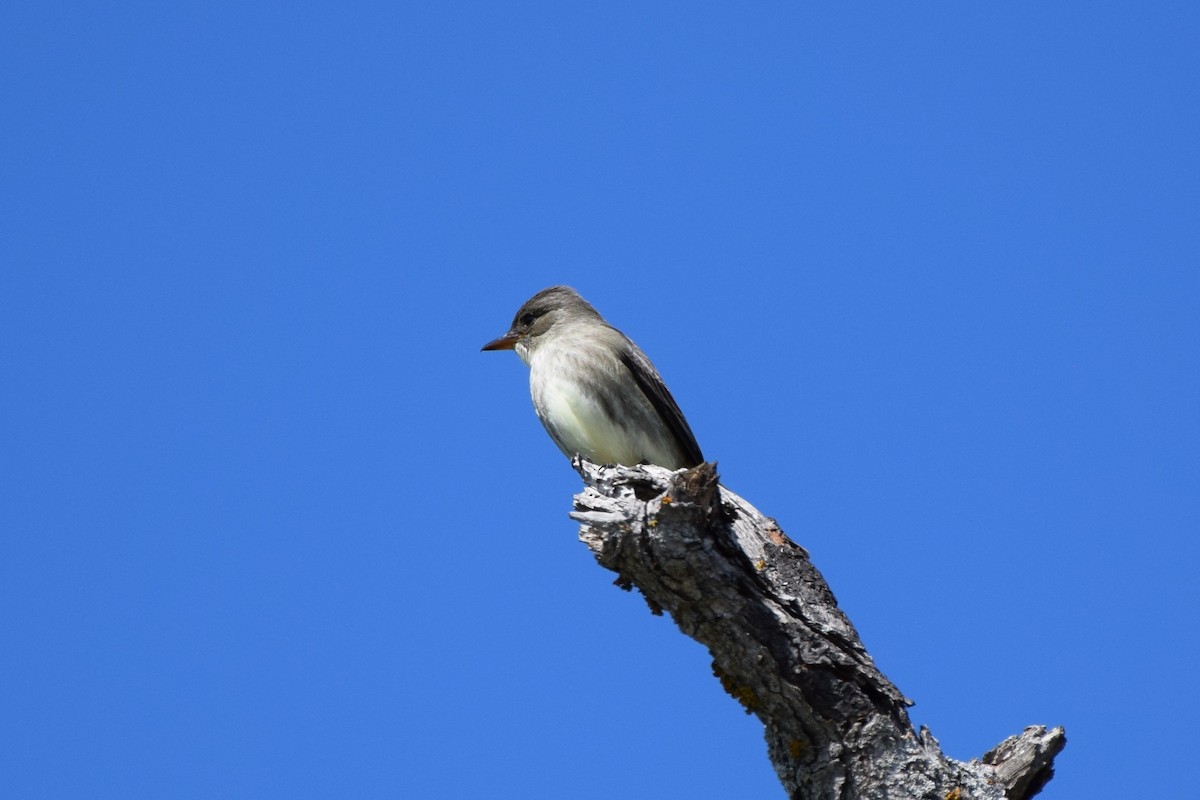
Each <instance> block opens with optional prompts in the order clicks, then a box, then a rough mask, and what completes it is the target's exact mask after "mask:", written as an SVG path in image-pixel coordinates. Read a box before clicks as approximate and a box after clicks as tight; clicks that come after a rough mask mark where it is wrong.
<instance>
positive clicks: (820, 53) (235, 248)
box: [0, 2, 1200, 800]
mask: <svg viewBox="0 0 1200 800" xmlns="http://www.w3.org/2000/svg"><path fill="white" fill-rule="evenodd" d="M1197 42H1200V5H1197V4H1196V3H1194V2H1178V3H1124V4H1112V3H1055V4H1046V3H1008V4H1003V5H999V6H998V5H995V4H904V5H903V6H896V5H895V4H891V3H870V4H858V5H856V6H854V7H853V8H851V9H846V8H844V7H841V6H840V5H839V6H838V7H837V8H833V7H825V8H818V7H815V6H814V5H812V4H797V3H768V4H754V5H747V4H740V5H738V6H737V7H736V8H734V7H732V6H727V5H718V4H711V3H710V4H694V3H641V2H639V3H621V2H618V3H604V4H569V5H568V4H561V3H550V2H545V3H537V4H531V3H423V4H416V3H404V4H393V3H380V4H355V3H351V4H346V3H338V4H328V5H313V4H305V3H273V4H245V3H203V4H199V3H198V4H190V5H181V4H163V3H149V2H142V3H119V4H116V5H115V6H114V4H101V7H97V5H96V4H82V3H57V2H38V3H32V2H24V3H17V4H11V5H10V7H8V8H6V10H5V11H4V13H3V24H2V25H0V88H2V99H3V112H2V114H3V123H2V124H0V203H2V204H3V213H2V214H0V263H2V267H0V370H2V376H3V389H2V390H0V413H2V416H0V465H2V468H3V473H4V474H3V480H2V483H0V609H2V611H0V642H2V643H3V647H2V652H0V686H2V687H3V689H2V690H0V795H2V796H4V797H6V798H21V799H22V800H24V799H32V798H55V799H56V800H57V799H58V798H75V797H120V798H213V797H246V798H276V797H278V798H327V797H354V798H396V797H405V798H464V797H517V798H562V797H571V798H585V799H587V798H597V799H598V798H610V797H613V796H617V795H619V796H621V797H629V798H664V797H688V798H714V799H715V798H728V797H734V796H737V797H782V791H781V790H780V789H779V787H778V784H777V783H776V781H775V778H774V775H773V773H772V772H771V770H770V767H769V765H768V762H767V760H766V757H765V751H764V745H763V742H762V738H761V726H760V725H759V724H758V722H757V721H756V720H755V719H753V718H751V717H747V716H745V715H744V714H743V713H742V711H741V709H740V708H739V707H738V705H737V704H736V703H735V702H734V701H733V700H731V699H730V698H728V697H727V696H725V695H724V694H723V692H722V691H721V689H720V686H719V685H718V683H717V681H716V680H715V679H714V678H713V677H712V676H711V675H710V674H709V660H708V658H707V657H706V654H705V653H704V651H703V650H702V649H701V648H700V647H699V646H698V645H696V644H694V643H693V642H691V641H690V640H687V639H685V638H684V637H683V636H682V635H680V634H679V633H678V632H677V630H676V629H675V628H674V626H673V624H672V623H671V622H670V621H669V620H665V619H661V618H656V617H652V616H651V615H650V614H649V613H648V612H647V609H646V607H645V604H644V603H643V602H642V601H641V600H640V599H639V598H638V597H637V596H636V595H632V594H626V593H623V592H621V591H619V590H617V589H616V588H613V587H612V586H611V581H612V578H613V576H612V575H611V574H609V573H607V572H604V571H603V570H601V569H600V568H599V567H597V566H596V565H595V563H594V562H593V560H592V558H591V557H590V556H589V554H588V552H587V550H586V549H585V548H584V547H583V545H581V544H580V543H579V542H578V541H576V526H575V525H574V524H573V523H572V522H571V521H570V520H569V519H568V518H567V512H568V511H569V509H570V505H571V496H572V494H573V493H574V492H575V491H577V490H578V488H579V479H578V477H577V476H576V475H575V474H574V473H573V472H572V471H571V469H570V467H569V465H568V463H567V461H566V460H565V459H564V458H563V457H562V456H561V455H560V454H559V453H558V451H557V450H556V449H555V448H554V446H553V445H552V444H551V442H550V440H549V439H548V438H547V437H546V436H545V434H544V432H543V431H542V429H541V427H540V425H539V424H538V422H537V420H536V418H535V417H534V414H533V410H532V407H531V404H530V401H529V397H528V389H527V372H526V369H525V367H524V366H523V365H522V364H521V363H520V362H519V361H518V360H517V359H516V358H515V357H513V356H512V355H511V354H507V353H500V354H497V353H480V352H479V347H480V345H482V344H483V343H484V342H485V341H487V340H488V339H491V338H492V337H494V336H496V335H498V334H499V333H501V332H502V331H503V330H504V329H505V328H506V326H507V325H508V323H509V321H510V320H511V318H512V315H513V313H514V311H515V310H516V308H517V306H518V305H519V304H520V303H521V301H523V300H524V299H525V298H526V297H528V296H529V295H530V294H532V293H533V292H534V291H536V290H538V289H541V288H543V287H544V286H547V285H550V284H553V283H568V284H571V285H573V286H575V287H576V288H578V289H579V291H580V292H582V293H583V294H584V296H585V297H587V298H588V299H590V300H591V301H592V302H593V303H594V304H595V305H596V306H597V307H598V308H599V309H600V310H601V312H602V313H604V314H605V315H606V316H607V317H608V318H609V320H610V321H611V322H613V323H614V324H616V325H617V326H618V327H620V328H622V329H623V330H624V331H625V332H626V333H628V334H629V335H630V336H631V337H632V338H633V339H634V340H635V341H637V342H638V343H639V344H640V345H641V346H642V347H643V348H644V349H645V350H646V351H647V352H648V353H649V354H650V356H651V358H652V359H654V361H655V362H656V364H657V365H658V367H659V369H660V370H661V372H662V373H663V374H664V376H665V377H666V379H667V382H668V383H669V385H670V386H671V388H672V390H673V392H674V394H675V396H676V398H677V399H678V400H679V402H680V405H681V406H682V407H683V410H684V412H685V413H686V414H687V416H688V418H689V420H690V421H691V424H692V427H693V428H694V430H695V432H696V435H697V437H698V439H699V441H700V443H701V445H702V447H703V449H704V452H705V454H706V455H707V456H709V457H710V458H713V459H716V460H717V461H718V462H719V464H720V470H721V473H722V476H723V479H724V481H725V483H726V485H728V486H729V487H731V488H732V489H734V490H735V491H737V492H739V493H741V494H742V495H744V496H745V497H746V498H747V499H749V500H750V501H751V502H753V503H754V504H755V505H757V506H758V507H759V508H760V509H761V510H762V511H763V512H764V513H766V514H770V515H772V516H775V517H777V518H778V519H779V521H780V523H781V524H782V525H783V527H784V528H785V529H786V530H787V531H788V533H789V534H790V535H791V536H792V537H793V538H794V539H796V540H797V541H798V542H800V543H801V544H803V545H804V546H805V547H807V548H808V549H809V550H810V551H811V552H812V554H813V558H814V560H815V562H816V564H817V565H818V567H819V568H820V569H821V570H822V571H823V573H824V574H825V576H826V578H827V579H828V581H829V583H830V584H831V586H832V587H833V589H834V591H835V593H836V594H837V596H838V598H839V600H840V601H841V603H842V605H843V607H844V608H845V609H846V610H847V612H848V613H849V614H850V617H851V618H852V619H853V621H854V622H855V624H856V625H857V626H858V628H859V631H860V633H861V634H862V637H863V639H864V641H865V642H866V644H867V647H868V648H869V649H870V651H871V652H872V654H873V655H874V656H875V658H876V660H877V662H878V663H879V665H880V667H881V668H882V669H883V671H884V672H885V673H886V674H887V675H888V676H889V677H890V678H891V679H892V680H893V681H894V682H895V683H896V684H897V685H899V687H900V688H901V689H902V690H903V691H904V692H905V693H906V694H908V695H909V696H910V697H912V698H913V699H915V700H916V701H917V705H916V707H915V708H914V709H913V716H914V718H915V720H916V721H917V722H918V723H922V724H926V725H928V726H929V727H930V728H931V729H932V730H933V733H934V735H935V736H937V737H938V738H939V739H940V740H941V742H942V745H943V747H944V748H945V749H946V751H947V752H949V753H950V754H952V755H954V756H957V757H960V758H970V757H976V756H979V755H981V754H982V753H983V752H984V751H985V750H986V749H988V748H989V747H991V746H992V745H994V744H996V743H997V742H999V741H1000V740H1001V739H1003V738H1004V737H1005V736H1008V735H1010V734H1013V733H1016V732H1018V731H1020V730H1021V729H1022V727H1023V726H1025V725H1028V724H1034V723H1044V724H1048V725H1065V726H1066V727H1067V730H1068V735H1069V739H1070V743H1069V745H1068V748H1067V750H1066V751H1065V752H1064V754H1063V755H1062V756H1061V758H1060V760H1059V774H1058V777H1057V778H1056V780H1055V781H1054V782H1053V783H1052V784H1051V785H1050V787H1049V788H1048V789H1047V791H1046V793H1045V796H1046V797H1047V798H1059V799H1060V800H1061V799H1066V798H1069V799H1071V800H1074V799H1075V798H1089V799H1090V798H1095V797H1101V796H1108V797H1152V796H1166V795H1172V794H1177V793H1178V792H1179V791H1181V789H1180V787H1187V786H1196V785H1197V784H1198V783H1200V767H1197V763H1198V762H1197V760H1196V758H1195V754H1194V752H1193V751H1194V736H1193V732H1194V731H1193V729H1194V721H1195V718H1196V715H1197V714H1198V713H1200V700H1198V698H1197V697H1196V696H1195V692H1194V685H1195V675H1196V673H1197V671H1200V632H1198V631H1197V625H1196V620H1195V617H1196V615H1197V611H1198V610H1200V602H1198V601H1200V591H1198V590H1197V581H1196V561H1197V558H1198V557H1200V548H1198V547H1197V543H1196V540H1197V531H1198V529H1200V501H1198V499H1197V494H1198V490H1200V422H1198V419H1200V417H1198V409H1200V369H1198V360H1200V322H1198V319H1200V233H1198V231H1200V145H1198V142H1200V111H1198V109H1200V55H1198V54H1200V47H1198V45H1197Z"/></svg>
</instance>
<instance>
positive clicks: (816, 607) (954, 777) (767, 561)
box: [571, 458, 1066, 800]
mask: <svg viewBox="0 0 1200 800" xmlns="http://www.w3.org/2000/svg"><path fill="white" fill-rule="evenodd" d="M574 463H575V467H576V469H577V470H578V471H579V473H580V475H581V476H582V477H583V479H584V483H585V484H586V486H585V489H584V491H583V492H581V493H580V494H578V495H576V496H575V510H574V511H573V512H572V514H571V516H572V518H574V519H575V520H577V521H578V522H580V523H581V524H582V526H581V528H580V533H579V537H580V539H581V540H582V541H583V542H584V543H585V544H586V545H587V546H588V547H589V548H590V549H591V550H592V552H593V553H594V554H595V556H596V560H597V561H599V562H600V564H601V565H602V566H604V567H606V568H607V569H610V570H612V571H613V572H615V573H617V576H618V577H617V581H616V582H617V584H618V585H620V586H622V587H624V588H627V589H628V588H632V587H635V586H636V587H637V589H638V590H639V591H640V592H641V593H642V594H643V595H644V596H645V598H646V600H647V601H648V602H649V604H650V607H651V609H653V610H655V611H656V613H661V612H662V611H665V612H666V613H668V614H670V615H671V617H672V618H673V619H674V620H675V622H676V624H678V626H679V629H680V630H681V631H683V633H685V634H686V635H688V636H690V637H691V638H693V639H695V640H696V641H698V642H700V643H701V644H703V645H704V646H705V647H707V648H708V650H709V652H710V653H711V654H712V657H713V673H714V674H715V675H716V676H717V678H718V679H719V680H720V681H721V685H722V686H723V687H724V688H725V690H726V691H727V692H728V693H729V694H730V695H732V696H733V697H734V698H735V699H736V700H737V701H738V702H740V703H741V704H742V705H743V706H744V707H745V708H746V710H747V712H749V713H752V714H754V715H756V716H757V717H758V718H759V719H760V720H761V721H762V723H763V725H764V726H765V728H766V740H767V753H768V756H769V757H770V759H771V761H772V763H773V764H774V766H775V770H776V773H777V774H778V775H779V779H780V781H781V782H782V783H783V786H784V789H785V790H786V792H787V794H788V796H789V797H790V798H794V800H799V799H800V798H805V800H816V799H817V798H822V799H824V798H829V799H830V800H833V799H834V798H838V799H839V800H847V799H848V798H888V799H889V800H900V799H901V798H928V800H975V799H978V800H1002V799H1006V800H1024V798H1028V797H1032V796H1033V795H1035V794H1037V792H1038V791H1039V790H1040V789H1041V788H1042V787H1043V786H1044V785H1045V783H1046V782H1047V781H1048V780H1049V779H1050V777H1051V776H1052V775H1053V762H1054V757H1055V756H1056V755H1057V754H1058V752H1059V751H1061V750H1062V748H1063V746H1064V745H1065V744H1066V735H1065V732H1064V731H1063V729H1062V728H1054V729H1050V730H1048V729H1046V728H1045V727H1041V726H1035V727H1030V728H1026V729H1025V731H1024V732H1023V733H1021V734H1020V735H1018V736H1013V737H1010V738H1009V739H1006V740H1005V741H1004V742H1002V743H1001V744H1000V745H998V746H997V747H996V748H995V749H993V750H991V751H990V752H988V753H987V754H986V755H985V756H984V757H983V758H982V759H978V760H971V761H969V762H961V761H956V760H954V759H951V758H948V757H946V756H945V755H944V754H943V753H942V751H941V748H940V747H939V746H938V743H937V741H936V740H935V739H934V738H933V736H932V735H930V733H929V732H928V731H927V730H925V729H924V728H922V729H921V730H920V731H916V730H914V729H913V727H912V723H911V722H910V721H909V718H908V712H907V710H906V709H907V707H908V706H910V705H912V703H911V701H909V700H908V699H907V698H905V697H904V695H903V694H901V693H900V691H899V690H898V689H897V688H896V687H895V686H893V685H892V683H891V682H890V681H888V679H887V678H886V677H885V676H884V675H883V674H882V673H881V672H880V671H879V670H878V669H877V668H876V666H875V662H874V661H873V660H872V659H871V656H870V655H869V654H868V653H867V651H866V649H865V648H864V647H863V645H862V642H861V641H860V640H859V638H858V634H857V632H856V631H855V630H854V626H853V625H851V624H850V620H849V619H847V618H846V615H845V614H843V613H842V611H841V609H839V608H838V606H837V601H836V600H835V599H834V596H833V593H832V592H831V591H830V590H829V587H828V586H827V585H826V583H825V579H824V578H822V577H821V574H820V573H819V572H818V571H817V569H816V567H814V566H813V564H812V562H811V561H810V560H809V556H808V553H807V552H806V551H805V550H804V548H803V547H800V546H799V545H797V544H796V543H794V542H792V541H791V540H790V539H788V538H787V536H785V535H784V533H783V531H782V530H780V528H779V526H778V525H777V524H776V523H775V521H774V520H772V519H770V518H769V517H764V516H763V515H762V514H760V513H759V512H758V511H757V510H756V509H755V508H754V507H753V506H751V505H750V504H749V503H747V502H746V501H745V500H743V499H742V498H740V497H738V496H737V495H736V494H734V493H733V492H730V491H729V490H728V489H725V488H724V487H722V486H720V484H719V483H718V481H717V474H716V468H715V465H713V464H702V465H700V466H698V467H695V468H694V469H690V470H681V471H679V472H674V473H673V472H671V471H669V470H666V469H663V468H661V467H655V466H651V465H642V466H637V467H624V466H598V465H596V464H592V463H590V462H588V461H584V460H582V459H578V458H577V459H576V460H575V462H574Z"/></svg>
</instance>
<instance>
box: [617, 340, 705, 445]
mask: <svg viewBox="0 0 1200 800" xmlns="http://www.w3.org/2000/svg"><path fill="white" fill-rule="evenodd" d="M621 363H622V364H624V365H625V367H626V368H627V369H628V370H629V372H630V374H632V375H633V379H634V380H635V381H637V385H638V387H639V388H640V389H641V390H642V394H644V395H646V399H648V400H649V401H650V404H651V405H653V406H654V410H655V411H657V412H658V416H659V417H660V418H661V419H662V421H663V422H664V423H666V426H667V427H668V428H669V429H670V430H671V433H673V434H674V435H675V442H676V443H677V444H678V445H679V452H681V453H682V454H683V455H684V458H685V459H686V460H687V466H689V467H694V466H696V465H697V464H700V463H702V462H703V461H704V456H703V455H701V454H700V445H698V444H696V437H695V436H694V435H693V434H692V429H691V427H690V426H689V425H688V423H687V420H686V419H684V417H683V412H682V411H680V410H679V405H678V404H677V403H676V402H675V398H674V397H671V393H670V392H669V391H668V390H667V385H666V384H665V383H663V380H662V378H660V377H659V375H658V370H656V369H655V368H654V365H653V364H651V363H650V359H648V358H646V354H645V353H643V352H642V351H641V350H639V349H638V346H637V345H635V344H634V343H633V342H631V341H629V339H625V347H624V348H622V350H621Z"/></svg>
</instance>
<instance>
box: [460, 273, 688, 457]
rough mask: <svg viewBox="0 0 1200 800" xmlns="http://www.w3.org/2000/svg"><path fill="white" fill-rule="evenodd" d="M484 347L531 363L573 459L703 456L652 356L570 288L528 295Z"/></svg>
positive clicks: (543, 409)
mask: <svg viewBox="0 0 1200 800" xmlns="http://www.w3.org/2000/svg"><path fill="white" fill-rule="evenodd" d="M481 350H485V351H486V350H515V351H516V353H517V355H518V356H520V358H521V360H522V361H524V362H525V363H526V364H527V365H528V366H529V392H530V394H531V395H532V397H533V407H534V410H535V411H536V412H537V415H538V419H540V420H541V422H542V425H543V426H544V427H545V428H546V432H547V433H548V434H550V438H551V439H553V440H554V443H555V444H556V445H558V449H559V450H561V451H562V452H563V453H565V454H566V456H567V457H568V458H574V457H575V456H576V455H579V456H582V457H584V458H586V459H587V460H588V461H591V462H593V463H596V464H623V465H626V466H635V465H638V464H656V465H658V466H661V467H666V468H667V469H672V470H678V469H683V468H686V467H694V466H697V465H699V464H701V463H703V462H704V456H703V455H702V454H701V452H700V446H699V445H698V444H696V437H695V436H694V435H693V434H692V429H691V426H689V425H688V423H687V420H686V419H685V418H684V416H683V412H682V411H680V410H679V405H678V404H677V403H676V402H675V398H674V397H672V396H671V392H670V391H668V389H667V386H666V384H665V383H663V379H662V378H661V377H660V376H659V374H658V370H656V369H655V368H654V365H653V364H651V363H650V359H649V358H647V357H646V354H645V353H643V352H642V350H641V348H639V347H638V346H637V345H636V344H634V343H633V342H632V341H630V339H629V337H627V336H626V335H625V334H623V333H621V332H620V331H619V330H617V329H616V328H614V327H613V326H611V325H609V324H608V323H607V322H605V321H604V318H603V317H602V316H600V313H599V312H598V311H596V309H595V308H593V307H592V305H591V304H590V303H588V302H587V301H586V300H584V299H583V298H582V297H580V296H579V293H578V292H576V291H575V290H574V289H572V288H571V287H569V286H551V287H550V288H548V289H543V290H542V291H540V292H538V293H537V294H535V295H534V296H533V297H531V298H529V299H528V300H526V301H525V303H524V304H523V305H522V306H521V308H520V309H519V310H518V311H517V314H516V316H515V317H513V321H512V325H511V326H510V327H509V329H508V332H507V333H505V334H504V335H503V336H500V337H497V338H496V339H493V340H492V341H490V342H488V343H487V344H485V345H484V346H483V347H482V348H481Z"/></svg>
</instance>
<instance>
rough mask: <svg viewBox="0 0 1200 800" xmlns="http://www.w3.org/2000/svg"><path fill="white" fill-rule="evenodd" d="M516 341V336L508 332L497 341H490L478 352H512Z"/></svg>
mask: <svg viewBox="0 0 1200 800" xmlns="http://www.w3.org/2000/svg"><path fill="white" fill-rule="evenodd" d="M517 339H518V336H517V334H515V333H513V332H512V331H509V332H508V333H506V334H504V335H503V336H501V337H500V338H499V339H492V340H491V341H490V342H488V343H487V344H485V345H484V346H483V347H481V348H479V349H480V350H512V349H513V348H514V347H516V346H517Z"/></svg>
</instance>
